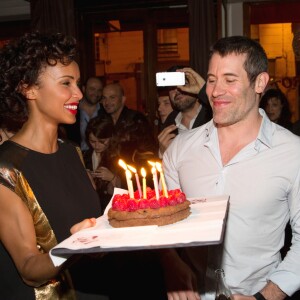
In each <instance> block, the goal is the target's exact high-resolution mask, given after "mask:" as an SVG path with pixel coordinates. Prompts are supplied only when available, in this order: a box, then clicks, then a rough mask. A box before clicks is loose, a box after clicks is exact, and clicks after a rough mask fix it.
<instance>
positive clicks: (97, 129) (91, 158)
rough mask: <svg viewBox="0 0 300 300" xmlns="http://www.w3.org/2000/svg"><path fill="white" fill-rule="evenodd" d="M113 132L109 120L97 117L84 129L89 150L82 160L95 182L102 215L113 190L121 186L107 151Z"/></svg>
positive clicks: (112, 126) (112, 125)
mask: <svg viewBox="0 0 300 300" xmlns="http://www.w3.org/2000/svg"><path fill="white" fill-rule="evenodd" d="M113 131H114V124H113V123H112V122H111V120H109V119H104V120H103V119H100V118H98V117H96V118H94V119H91V120H90V122H89V123H88V125H87V128H86V139H87V143H88V145H89V150H87V151H86V152H85V153H84V155H83V158H84V162H85V166H86V168H87V169H88V170H89V172H90V174H91V176H92V178H93V180H94V182H95V185H96V190H97V192H98V195H99V200H100V202H101V209H102V214H103V212H104V210H105V208H106V206H107V204H108V203H109V201H110V199H111V197H112V195H113V192H114V188H115V187H120V186H121V182H120V179H119V176H118V174H117V173H118V172H117V170H113V169H112V168H113V163H112V162H111V159H110V154H109V153H108V151H107V149H108V147H109V144H110V140H111V138H112V136H113Z"/></svg>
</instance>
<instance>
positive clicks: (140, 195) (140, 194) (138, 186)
mask: <svg viewBox="0 0 300 300" xmlns="http://www.w3.org/2000/svg"><path fill="white" fill-rule="evenodd" d="M127 168H128V169H129V170H130V171H131V172H133V173H134V174H135V180H136V186H137V189H138V192H139V197H140V199H141V198H142V189H141V184H140V178H139V174H138V173H137V171H136V169H135V168H134V167H132V166H129V165H127Z"/></svg>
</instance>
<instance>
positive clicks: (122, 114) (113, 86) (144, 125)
mask: <svg viewBox="0 0 300 300" xmlns="http://www.w3.org/2000/svg"><path fill="white" fill-rule="evenodd" d="M125 102H126V96H125V95H124V90H123V88H122V86H121V85H120V84H119V83H110V84H107V85H106V86H105V87H104V89H103V97H102V104H103V108H104V111H105V113H102V114H101V116H100V117H108V118H110V119H111V120H112V121H113V123H114V125H115V126H114V127H115V128H114V131H115V136H118V140H119V145H121V143H122V145H123V146H122V150H124V152H126V153H124V152H123V154H124V155H126V156H127V155H128V154H129V153H130V154H132V155H135V154H136V153H146V152H151V153H152V154H153V155H154V153H156V151H157V145H156V142H155V139H154V135H153V129H152V128H151V126H150V123H149V122H148V120H147V118H146V117H145V115H144V114H142V113H140V112H138V111H136V110H132V109H129V108H128V107H127V106H126V105H125ZM125 144H126V147H125ZM129 148H130V149H129ZM130 160H131V161H132V162H134V161H135V159H134V157H133V156H131V155H130Z"/></svg>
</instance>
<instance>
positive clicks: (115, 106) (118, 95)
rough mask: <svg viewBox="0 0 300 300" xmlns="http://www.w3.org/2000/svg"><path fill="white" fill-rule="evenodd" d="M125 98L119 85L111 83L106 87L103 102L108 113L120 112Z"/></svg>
mask: <svg viewBox="0 0 300 300" xmlns="http://www.w3.org/2000/svg"><path fill="white" fill-rule="evenodd" d="M125 99H126V98H125V97H124V95H123V94H122V91H121V89H120V87H119V86H118V85H115V84H110V85H107V86H105V87H104V89H103V97H102V104H103V107H104V109H105V111H106V112H107V113H108V114H110V115H114V114H118V113H120V112H121V111H122V109H123V107H124V104H125Z"/></svg>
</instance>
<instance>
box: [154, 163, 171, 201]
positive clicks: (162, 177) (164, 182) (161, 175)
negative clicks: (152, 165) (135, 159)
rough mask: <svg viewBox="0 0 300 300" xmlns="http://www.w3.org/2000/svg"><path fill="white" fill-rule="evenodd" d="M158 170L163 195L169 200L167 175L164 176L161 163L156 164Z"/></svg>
mask: <svg viewBox="0 0 300 300" xmlns="http://www.w3.org/2000/svg"><path fill="white" fill-rule="evenodd" d="M156 169H157V171H158V172H159V173H160V181H161V186H162V190H163V194H164V196H165V197H167V198H168V197H169V194H168V189H167V185H166V181H165V175H164V172H163V169H162V167H161V163H159V162H156Z"/></svg>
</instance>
